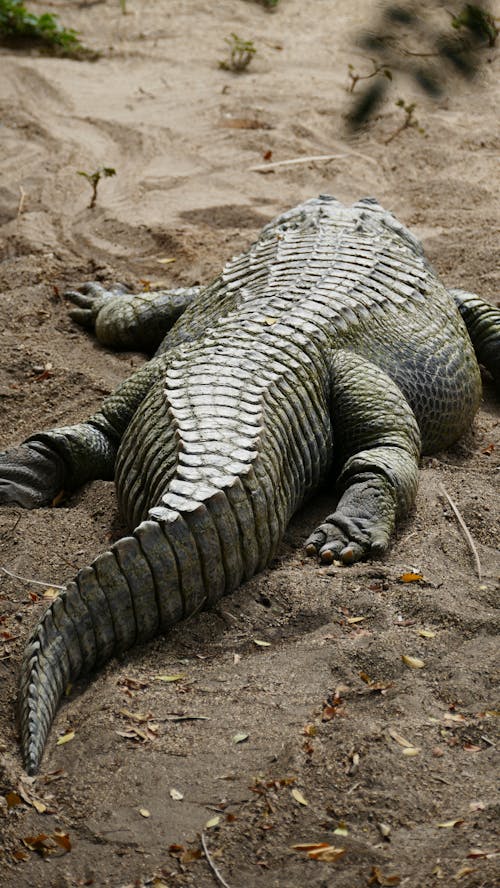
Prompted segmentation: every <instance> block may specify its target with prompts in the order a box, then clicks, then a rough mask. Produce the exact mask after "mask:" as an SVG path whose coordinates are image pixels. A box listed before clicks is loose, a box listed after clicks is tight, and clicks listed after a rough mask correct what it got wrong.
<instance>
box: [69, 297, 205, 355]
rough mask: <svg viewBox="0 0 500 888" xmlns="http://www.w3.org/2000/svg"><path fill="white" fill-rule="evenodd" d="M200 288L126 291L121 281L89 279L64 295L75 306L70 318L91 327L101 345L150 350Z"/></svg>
mask: <svg viewBox="0 0 500 888" xmlns="http://www.w3.org/2000/svg"><path fill="white" fill-rule="evenodd" d="M200 290H201V287H187V288H183V289H177V290H148V291H145V292H143V293H129V292H128V291H127V289H126V288H125V287H124V286H123V285H122V284H116V285H114V286H112V287H110V288H109V289H105V288H104V287H102V286H101V284H98V283H97V282H95V281H89V282H88V283H86V284H82V285H81V286H79V287H76V288H75V289H74V290H67V291H66V293H65V296H67V298H68V299H70V300H71V301H72V302H73V303H74V305H75V306H76V307H75V308H73V309H71V311H70V313H69V314H70V317H71V318H73V320H74V321H77V323H79V324H81V325H82V326H83V327H87V328H88V329H91V330H95V334H96V336H97V339H98V340H99V342H100V343H102V345H106V346H110V347H112V348H127V349H138V350H139V351H145V352H148V353H152V352H154V351H155V349H156V348H157V347H158V346H159V344H160V342H161V341H162V339H163V337H164V336H165V334H166V333H167V332H168V330H170V328H171V327H172V326H173V324H174V323H175V321H176V320H177V318H179V317H180V316H181V314H183V312H184V311H185V310H186V308H187V307H188V306H189V305H191V303H192V302H193V300H195V299H196V297H197V296H198V294H199V292H200Z"/></svg>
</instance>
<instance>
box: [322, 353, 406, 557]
mask: <svg viewBox="0 0 500 888" xmlns="http://www.w3.org/2000/svg"><path fill="white" fill-rule="evenodd" d="M332 426H333V442H334V450H335V456H336V459H337V460H338V461H339V465H341V466H342V468H341V472H340V476H339V486H340V490H341V491H342V495H341V498H340V500H339V502H338V505H337V508H336V510H335V512H334V513H333V514H332V515H328V517H327V518H325V521H324V522H323V524H321V525H320V526H319V527H318V528H316V530H315V531H314V533H312V534H311V536H310V537H309V538H308V540H307V541H306V550H307V552H308V554H310V555H314V554H316V553H317V554H319V556H320V558H321V560H322V561H324V562H330V561H333V560H334V559H338V560H340V561H343V562H344V563H345V564H350V563H352V562H354V561H359V560H360V559H362V558H367V557H370V556H378V555H381V554H382V553H383V552H384V551H385V550H386V549H387V547H388V545H389V540H390V537H391V534H392V532H393V530H394V527H395V523H396V520H397V519H398V518H400V517H402V516H404V515H405V514H406V513H407V512H408V510H409V509H410V507H411V505H412V504H413V501H414V499H415V494H416V489H417V478H418V460H419V456H420V432H419V429H418V426H417V421H416V419H415V415H414V413H413V411H412V409H411V407H410V405H409V404H408V402H407V401H406V399H405V397H404V395H403V393H402V392H401V389H400V388H399V387H398V386H397V385H396V384H395V383H394V382H392V380H391V379H389V377H388V376H386V374H385V373H384V372H383V371H382V370H380V369H379V368H378V367H376V366H375V365H374V364H372V363H370V362H369V361H366V360H364V359H363V358H360V357H358V356H357V355H355V354H353V353H351V352H347V351H339V352H336V353H335V355H334V357H333V362H332Z"/></svg>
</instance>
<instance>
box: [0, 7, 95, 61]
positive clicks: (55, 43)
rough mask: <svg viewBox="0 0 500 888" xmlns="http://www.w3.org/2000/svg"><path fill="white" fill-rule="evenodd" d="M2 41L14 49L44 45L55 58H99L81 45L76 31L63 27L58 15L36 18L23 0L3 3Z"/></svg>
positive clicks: (0, 37)
mask: <svg viewBox="0 0 500 888" xmlns="http://www.w3.org/2000/svg"><path fill="white" fill-rule="evenodd" d="M0 42H2V43H5V44H7V45H10V46H19V45H26V44H28V45H29V44H35V45H40V46H42V47H43V48H44V49H45V50H46V51H48V52H51V53H54V54H55V55H62V56H71V57H73V58H83V57H87V58H88V57H89V55H90V56H92V55H95V54H94V53H92V51H91V50H88V49H86V47H84V46H83V45H82V44H81V43H80V40H79V39H78V34H77V32H76V31H74V30H73V29H72V28H64V27H63V26H62V25H60V24H59V21H58V18H57V16H56V15H52V14H51V13H49V12H44V13H42V15H34V14H33V13H31V12H28V10H27V9H26V7H25V6H23V3H22V0H0Z"/></svg>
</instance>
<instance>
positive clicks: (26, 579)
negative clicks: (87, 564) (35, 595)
mask: <svg viewBox="0 0 500 888" xmlns="http://www.w3.org/2000/svg"><path fill="white" fill-rule="evenodd" d="M0 570H2V571H3V572H4V573H6V574H7V576H8V577H12V578H13V579H14V580H22V581H23V583H34V584H35V586H45V587H46V588H49V587H50V588H51V589H61V590H62V591H63V592H64V591H65V590H66V586H56V584H55V583H42V582H41V581H40V580H32V579H31V578H30V577H21V576H20V575H19V574H15V573H12V571H11V570H7V568H6V567H0Z"/></svg>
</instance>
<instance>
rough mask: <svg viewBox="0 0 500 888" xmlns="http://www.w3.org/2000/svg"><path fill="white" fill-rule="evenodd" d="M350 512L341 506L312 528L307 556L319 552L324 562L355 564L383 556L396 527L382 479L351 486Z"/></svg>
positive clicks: (308, 540)
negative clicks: (343, 509) (394, 526)
mask: <svg viewBox="0 0 500 888" xmlns="http://www.w3.org/2000/svg"><path fill="white" fill-rule="evenodd" d="M339 505H340V504H339ZM348 511H350V512H351V514H346V512H345V511H342V510H341V509H338V510H337V511H336V512H333V514H332V515H328V516H327V517H326V518H325V520H324V522H323V524H320V525H319V527H317V528H316V530H315V531H313V533H312V534H311V535H310V536H309V537H308V539H307V540H306V543H305V547H306V552H307V554H308V555H318V556H319V558H320V561H322V563H323V564H331V563H332V561H341V562H342V563H343V564H354V562H356V561H362V560H363V559H366V558H378V557H380V556H381V555H383V553H384V552H385V551H386V550H387V548H388V546H389V540H390V538H391V533H392V529H393V502H392V497H391V496H389V497H388V496H387V491H386V489H385V483H384V482H383V481H382V479H380V478H371V479H369V480H364V481H361V483H358V484H357V485H354V486H353V487H351V488H350V493H349V509H348Z"/></svg>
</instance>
